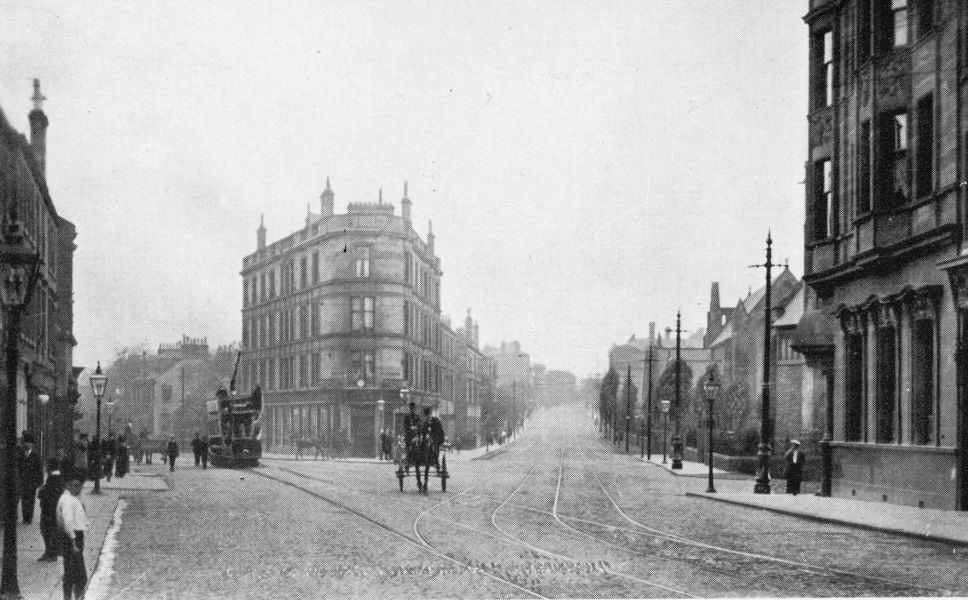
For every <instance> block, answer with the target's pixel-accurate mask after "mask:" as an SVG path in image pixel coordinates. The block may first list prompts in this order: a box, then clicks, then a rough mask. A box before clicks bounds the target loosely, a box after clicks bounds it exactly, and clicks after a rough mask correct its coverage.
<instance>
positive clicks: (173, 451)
mask: <svg viewBox="0 0 968 600" xmlns="http://www.w3.org/2000/svg"><path fill="white" fill-rule="evenodd" d="M166 454H167V455H168V470H169V471H171V472H174V471H175V459H176V458H178V442H176V441H175V436H171V439H170V440H168V447H167V448H166Z"/></svg>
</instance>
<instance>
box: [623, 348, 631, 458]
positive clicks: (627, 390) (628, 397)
mask: <svg viewBox="0 0 968 600" xmlns="http://www.w3.org/2000/svg"><path fill="white" fill-rule="evenodd" d="M631 408H632V363H631V362H630V363H629V364H628V376H627V377H626V379H625V453H626V454H628V453H629V418H630V417H631V416H632V415H631V414H630V412H629V411H630V409H631Z"/></svg>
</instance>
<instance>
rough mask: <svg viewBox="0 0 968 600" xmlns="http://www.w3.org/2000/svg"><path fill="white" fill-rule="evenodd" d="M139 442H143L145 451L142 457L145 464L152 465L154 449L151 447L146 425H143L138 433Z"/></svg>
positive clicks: (142, 447)
mask: <svg viewBox="0 0 968 600" xmlns="http://www.w3.org/2000/svg"><path fill="white" fill-rule="evenodd" d="M138 443H139V444H141V451H142V452H143V456H142V458H143V460H144V462H145V464H146V465H150V464H151V457H152V454H154V449H153V448H152V447H151V441H150V440H149V439H148V429H147V428H146V427H142V428H141V432H140V433H138ZM138 464H141V463H138Z"/></svg>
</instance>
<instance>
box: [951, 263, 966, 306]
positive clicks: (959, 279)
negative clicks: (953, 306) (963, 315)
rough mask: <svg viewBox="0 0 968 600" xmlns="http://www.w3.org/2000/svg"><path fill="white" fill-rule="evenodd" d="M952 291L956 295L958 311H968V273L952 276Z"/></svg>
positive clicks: (963, 272)
mask: <svg viewBox="0 0 968 600" xmlns="http://www.w3.org/2000/svg"><path fill="white" fill-rule="evenodd" d="M951 291H952V292H953V293H954V296H955V301H956V302H957V304H958V310H968V272H965V271H962V272H961V273H956V274H953V275H951Z"/></svg>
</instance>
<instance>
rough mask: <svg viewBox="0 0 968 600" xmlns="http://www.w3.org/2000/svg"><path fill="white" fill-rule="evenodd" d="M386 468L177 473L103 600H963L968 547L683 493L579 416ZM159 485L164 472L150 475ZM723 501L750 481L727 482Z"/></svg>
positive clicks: (137, 517) (142, 504) (133, 518)
mask: <svg viewBox="0 0 968 600" xmlns="http://www.w3.org/2000/svg"><path fill="white" fill-rule="evenodd" d="M448 462H449V469H450V471H451V475H452V479H451V480H450V481H449V484H448V492H447V493H446V494H444V493H441V491H440V481H439V479H432V480H431V486H430V494H429V495H428V496H423V495H419V494H418V493H417V492H416V485H415V482H414V480H413V478H412V477H411V478H409V479H407V480H406V481H405V484H406V488H405V491H404V493H400V492H399V491H398V487H397V480H396V478H395V477H394V467H393V466H391V465H389V464H384V465H380V464H374V463H366V462H335V461H310V460H303V461H289V460H266V461H264V464H263V466H260V467H258V468H256V469H253V470H242V471H231V470H224V469H209V470H208V471H201V470H196V469H194V468H193V467H190V466H188V467H181V466H180V467H179V470H178V471H176V472H175V473H174V474H170V475H169V474H167V473H166V478H167V480H168V482H169V485H170V486H171V490H170V491H168V492H162V493H142V494H134V495H132V496H130V497H129V500H128V504H127V507H126V508H125V511H124V516H123V520H122V525H121V528H120V532H119V539H118V544H117V556H116V557H114V561H113V572H112V573H110V574H109V584H108V591H107V593H106V594H105V595H106V597H111V598H176V597H177V598H185V597H231V598H276V597H322V596H325V597H348V596H350V597H461V598H465V597H466V598H470V597H485V598H496V597H534V596H538V597H683V596H686V597H696V596H698V597H707V596H716V597H721V596H858V595H869V596H917V595H930V596H938V595H965V594H966V593H968V580H966V577H965V575H964V561H965V556H966V550H965V548H963V547H955V546H949V545H946V544H942V543H935V542H925V541H919V540H915V539H911V538H906V537H901V536H897V535H892V534H888V533H879V532H873V531H868V530H863V529H856V528H850V527H845V526H840V525H832V524H827V523H823V522H818V521H811V520H805V519H800V518H796V517H791V516H784V515H778V514H775V513H771V512H766V511H761V510H756V509H751V508H746V507H741V506H734V505H730V504H724V503H719V502H712V501H709V500H706V499H703V498H694V497H687V496H685V493H686V492H689V491H699V490H701V489H704V488H705V480H703V479H698V478H689V477H676V476H673V475H670V474H669V473H667V472H666V471H665V470H663V469H661V468H658V467H655V466H652V465H649V464H646V463H643V462H641V461H639V460H637V457H631V456H623V455H621V454H616V453H615V452H614V451H613V450H612V448H611V447H610V446H608V445H607V444H606V443H603V442H602V441H601V440H600V439H599V437H598V434H597V432H596V431H595V430H594V428H593V425H592V423H591V420H590V419H589V418H588V416H587V414H586V413H585V412H584V411H581V410H579V409H559V410H554V411H552V410H549V411H545V412H544V413H542V414H540V415H539V416H538V417H536V418H535V420H534V422H533V423H532V424H531V425H530V426H529V428H528V429H527V430H526V431H525V433H524V434H523V435H522V436H521V437H520V438H519V439H518V440H516V441H515V442H513V443H512V444H510V445H508V446H505V447H504V448H502V451H501V452H499V453H496V454H492V455H489V456H486V457H483V458H482V459H478V460H470V458H469V457H468V456H466V455H465V456H460V455H457V454H451V455H448ZM153 468H156V469H158V470H159V472H161V469H162V468H163V467H161V466H158V467H153ZM717 485H718V486H719V487H720V488H721V491H729V490H730V489H731V488H736V489H739V488H741V487H742V488H746V487H748V485H749V483H748V482H746V481H721V482H717Z"/></svg>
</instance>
